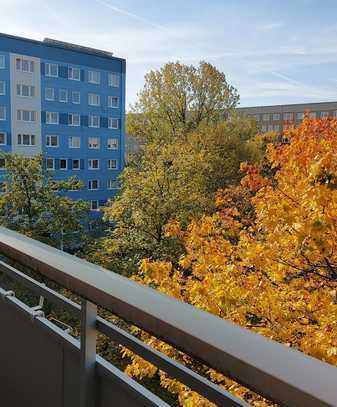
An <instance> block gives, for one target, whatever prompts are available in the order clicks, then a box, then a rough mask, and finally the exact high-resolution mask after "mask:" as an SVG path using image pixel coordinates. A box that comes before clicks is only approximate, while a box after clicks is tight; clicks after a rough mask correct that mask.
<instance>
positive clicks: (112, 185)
mask: <svg viewBox="0 0 337 407" xmlns="http://www.w3.org/2000/svg"><path fill="white" fill-rule="evenodd" d="M107 188H108V189H119V184H118V181H116V180H115V179H108V182H107Z"/></svg>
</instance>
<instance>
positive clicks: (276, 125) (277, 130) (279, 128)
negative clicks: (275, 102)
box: [274, 124, 281, 132]
mask: <svg viewBox="0 0 337 407" xmlns="http://www.w3.org/2000/svg"><path fill="white" fill-rule="evenodd" d="M280 130H281V126H280V125H279V124H274V131H276V132H279V131H280Z"/></svg>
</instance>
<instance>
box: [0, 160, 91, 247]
mask: <svg viewBox="0 0 337 407" xmlns="http://www.w3.org/2000/svg"><path fill="white" fill-rule="evenodd" d="M1 157H2V158H3V159H5V161H6V183H5V184H6V186H5V187H4V188H3V192H2V193H1V195H0V222H1V224H2V225H3V226H6V227H9V228H11V229H14V230H17V231H19V232H21V233H24V234H26V235H29V236H32V237H34V238H35V239H38V240H41V241H44V242H46V243H49V244H51V245H54V246H56V247H58V248H60V249H62V250H63V249H64V248H65V246H68V247H69V245H71V244H73V243H74V242H75V241H76V242H80V241H81V240H83V238H84V228H85V224H86V219H87V216H88V213H89V208H88V206H87V204H86V203H85V202H83V201H75V200H72V199H70V198H68V197H67V196H65V195H64V193H65V192H66V191H69V190H74V189H79V188H81V187H82V184H81V183H80V182H79V181H78V180H77V179H76V178H74V177H71V178H69V179H68V180H65V181H54V180H53V179H52V178H51V176H50V175H49V174H48V173H47V171H45V170H44V169H43V159H42V157H41V156H34V157H24V156H22V155H17V154H2V156H1Z"/></svg>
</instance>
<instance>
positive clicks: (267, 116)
mask: <svg viewBox="0 0 337 407" xmlns="http://www.w3.org/2000/svg"><path fill="white" fill-rule="evenodd" d="M269 120H270V113H263V114H262V121H263V122H269Z"/></svg>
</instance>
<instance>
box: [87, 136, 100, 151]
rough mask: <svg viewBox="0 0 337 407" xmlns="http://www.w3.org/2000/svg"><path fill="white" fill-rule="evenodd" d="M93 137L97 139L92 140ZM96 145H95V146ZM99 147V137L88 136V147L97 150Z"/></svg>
mask: <svg viewBox="0 0 337 407" xmlns="http://www.w3.org/2000/svg"><path fill="white" fill-rule="evenodd" d="M94 139H95V140H96V141H97V143H95V142H94ZM95 145H97V147H95ZM100 147H101V140H100V138H99V137H88V148H90V149H93V150H99V149H100Z"/></svg>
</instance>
